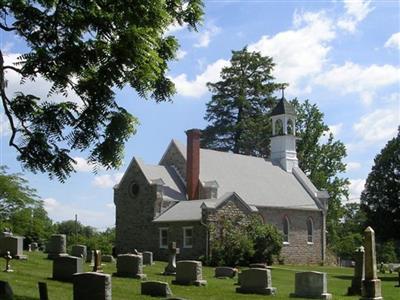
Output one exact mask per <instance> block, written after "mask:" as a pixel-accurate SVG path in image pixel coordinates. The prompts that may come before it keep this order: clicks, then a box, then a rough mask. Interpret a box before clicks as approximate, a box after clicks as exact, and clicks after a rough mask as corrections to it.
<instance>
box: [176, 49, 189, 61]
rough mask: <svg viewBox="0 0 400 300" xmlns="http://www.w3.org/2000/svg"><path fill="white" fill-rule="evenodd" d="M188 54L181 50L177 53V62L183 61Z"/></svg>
mask: <svg viewBox="0 0 400 300" xmlns="http://www.w3.org/2000/svg"><path fill="white" fill-rule="evenodd" d="M186 54H187V52H186V51H184V50H181V49H179V50H178V51H177V52H176V59H177V60H180V59H183V58H184V57H185V56H186Z"/></svg>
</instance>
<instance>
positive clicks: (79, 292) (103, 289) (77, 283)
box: [73, 272, 111, 300]
mask: <svg viewBox="0 0 400 300" xmlns="http://www.w3.org/2000/svg"><path fill="white" fill-rule="evenodd" d="M73 285H74V299H73V300H88V299H90V300H111V276H110V275H109V274H104V273H96V272H86V273H78V274H74V275H73Z"/></svg>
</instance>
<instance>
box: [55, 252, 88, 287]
mask: <svg viewBox="0 0 400 300" xmlns="http://www.w3.org/2000/svg"><path fill="white" fill-rule="evenodd" d="M81 272H83V261H82V258H79V257H75V256H61V257H56V258H55V259H54V260H53V279H56V280H60V281H72V275H73V274H75V273H81Z"/></svg>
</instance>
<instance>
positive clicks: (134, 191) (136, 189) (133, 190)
mask: <svg viewBox="0 0 400 300" xmlns="http://www.w3.org/2000/svg"><path fill="white" fill-rule="evenodd" d="M139 189H140V188H139V185H138V184H137V183H136V182H132V183H131V185H130V187H129V192H130V194H131V195H132V196H137V194H139Z"/></svg>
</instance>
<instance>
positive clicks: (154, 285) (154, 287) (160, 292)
mask: <svg viewBox="0 0 400 300" xmlns="http://www.w3.org/2000/svg"><path fill="white" fill-rule="evenodd" d="M141 294H142V295H149V296H152V297H169V296H172V291H171V289H170V288H169V285H168V283H167V282H161V281H143V282H141ZM168 299H170V298H168Z"/></svg>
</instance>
